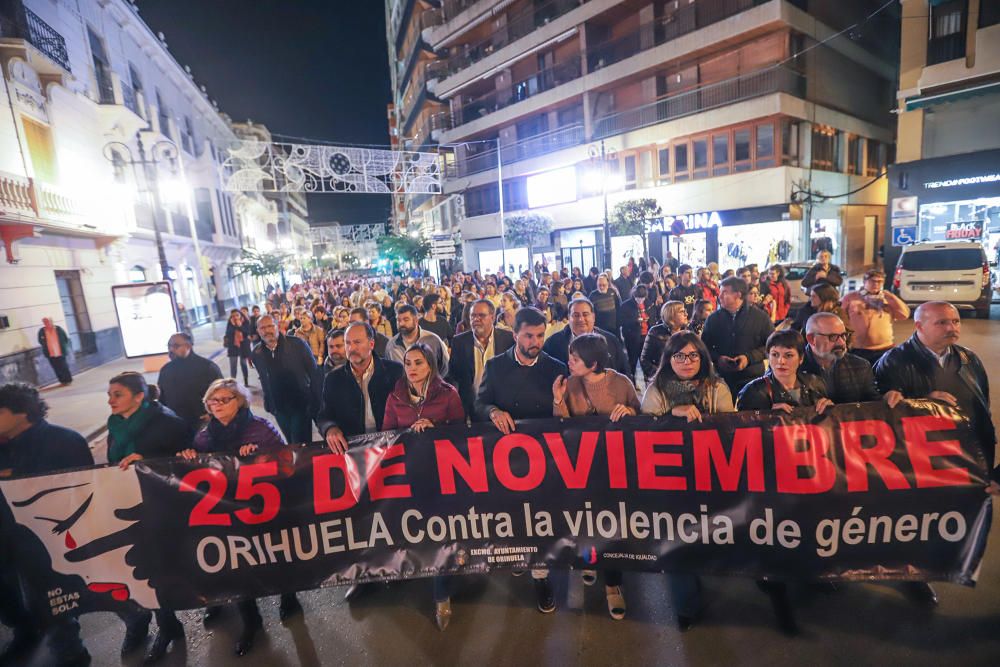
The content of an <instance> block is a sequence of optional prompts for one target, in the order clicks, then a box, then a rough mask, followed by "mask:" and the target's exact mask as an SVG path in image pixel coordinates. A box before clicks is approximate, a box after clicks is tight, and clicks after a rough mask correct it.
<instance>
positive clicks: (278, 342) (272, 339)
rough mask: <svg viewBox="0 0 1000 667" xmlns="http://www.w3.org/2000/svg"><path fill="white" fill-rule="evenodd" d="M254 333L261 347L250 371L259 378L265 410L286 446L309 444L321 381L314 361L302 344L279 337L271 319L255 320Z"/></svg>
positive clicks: (258, 347)
mask: <svg viewBox="0 0 1000 667" xmlns="http://www.w3.org/2000/svg"><path fill="white" fill-rule="evenodd" d="M257 333H259V334H260V344H259V345H257V347H256V348H255V349H254V351H253V367H254V368H256V369H257V374H258V375H259V376H260V388H261V389H262V390H263V392H264V409H265V410H267V411H268V412H270V413H271V414H272V415H274V417H275V419H277V421H278V428H280V429H281V432H282V433H283V434H284V436H285V439H286V440H287V441H288V442H290V443H303V442H304V443H308V442H312V416H313V415H314V414H315V412H316V405H317V403H318V402H319V398H318V395H319V383H320V378H321V377H322V374H321V373H320V371H319V369H318V367H317V366H316V357H314V356H313V353H312V350H310V349H309V346H308V345H307V344H306V342H305V341H304V340H302V339H301V338H296V337H295V336H285V335H284V334H282V333H281V332H280V331H279V329H278V325H277V323H276V322H275V321H274V318H273V317H271V316H270V315H263V316H261V318H260V319H259V320H257Z"/></svg>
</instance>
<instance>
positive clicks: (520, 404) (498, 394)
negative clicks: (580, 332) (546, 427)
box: [476, 339, 569, 421]
mask: <svg viewBox="0 0 1000 667" xmlns="http://www.w3.org/2000/svg"><path fill="white" fill-rule="evenodd" d="M549 340H551V339H549ZM560 375H565V376H567V377H568V376H569V371H568V370H567V369H566V364H564V363H563V362H561V361H559V360H558V359H555V358H553V357H550V356H549V355H548V354H547V353H545V351H544V350H543V351H542V352H541V353H539V355H538V360H537V361H536V362H535V364H534V365H533V366H522V365H521V364H520V363H518V361H517V360H516V359H515V358H514V348H511V349H509V350H507V351H506V352H504V353H503V354H500V355H497V356H495V357H493V358H492V359H490V360H489V361H487V362H486V371H485V372H484V373H483V383H482V384H481V385H479V394H478V395H477V396H476V417H477V419H478V420H479V421H489V418H490V412H492V411H493V410H494V409H498V410H503V411H504V412H508V413H510V416H511V417H513V418H514V419H532V418H541V417H551V416H552V383H553V382H555V380H556V378H557V377H559V376H560Z"/></svg>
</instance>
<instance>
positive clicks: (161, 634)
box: [142, 626, 184, 665]
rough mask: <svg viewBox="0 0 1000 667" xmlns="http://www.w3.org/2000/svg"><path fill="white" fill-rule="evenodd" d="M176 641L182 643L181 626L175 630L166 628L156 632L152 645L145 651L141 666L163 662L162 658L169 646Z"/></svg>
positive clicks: (182, 629)
mask: <svg viewBox="0 0 1000 667" xmlns="http://www.w3.org/2000/svg"><path fill="white" fill-rule="evenodd" d="M177 639H179V640H181V641H184V628H183V626H181V627H177V628H171V627H166V628H160V629H159V630H157V632H156V637H154V638H153V643H152V644H150V646H149V650H148V651H146V657H145V658H143V660H142V664H144V665H152V664H153V663H156V662H159V661H160V660H163V656H165V655H166V654H167V650H168V649H169V648H170V644H171V643H173V642H174V640H177Z"/></svg>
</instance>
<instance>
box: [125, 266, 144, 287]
mask: <svg viewBox="0 0 1000 667" xmlns="http://www.w3.org/2000/svg"><path fill="white" fill-rule="evenodd" d="M128 280H129V282H130V283H144V282H146V269H144V268H142V267H141V266H139V265H138V264H136V265H135V266H133V267H132V268H131V269H129V270H128Z"/></svg>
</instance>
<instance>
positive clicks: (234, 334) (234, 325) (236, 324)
mask: <svg viewBox="0 0 1000 667" xmlns="http://www.w3.org/2000/svg"><path fill="white" fill-rule="evenodd" d="M222 344H223V346H225V348H226V356H228V357H229V377H231V378H234V377H236V363H237V362H239V365H240V370H242V371H243V384H248V380H249V370H248V369H247V359H249V358H250V322H249V321H247V318H245V317H243V313H241V312H240V311H239V310H237V309H236V308H233V309H232V310H231V311H229V321H227V322H226V333H225V335H224V336H223V337H222Z"/></svg>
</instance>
